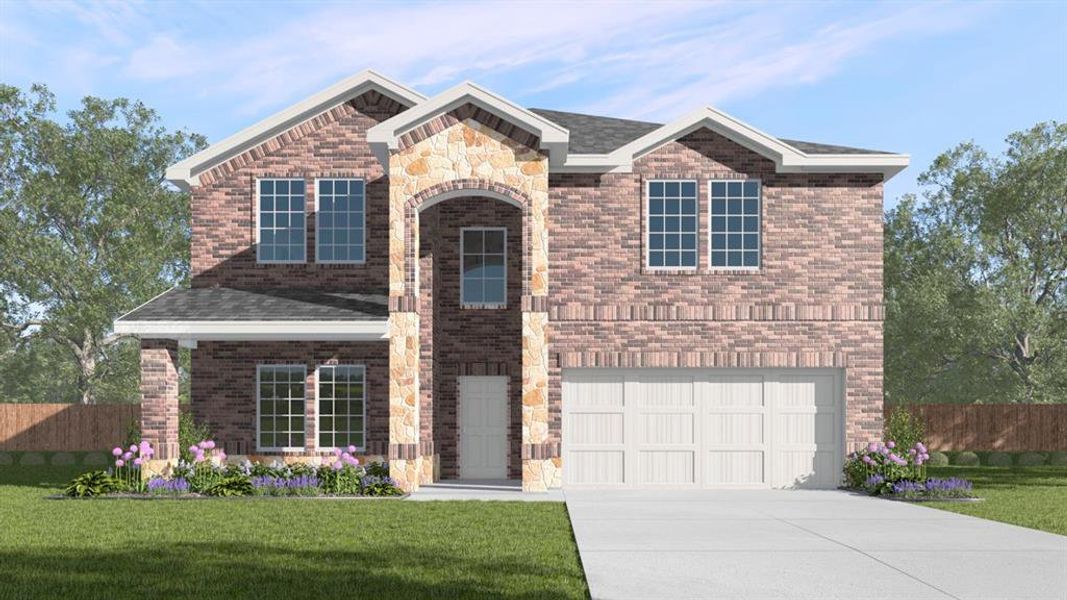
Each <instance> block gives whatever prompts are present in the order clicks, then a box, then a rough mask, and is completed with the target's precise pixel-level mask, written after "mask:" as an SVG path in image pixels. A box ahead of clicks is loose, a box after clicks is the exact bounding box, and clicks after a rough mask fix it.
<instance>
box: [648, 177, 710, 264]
mask: <svg viewBox="0 0 1067 600" xmlns="http://www.w3.org/2000/svg"><path fill="white" fill-rule="evenodd" d="M647 208H648V266H650V267H657V268H658V267H667V268H670V267H675V268H682V269H694V268H696V266H697V228H698V224H697V184H696V182H695V181H650V182H649V183H648V206H647Z"/></svg>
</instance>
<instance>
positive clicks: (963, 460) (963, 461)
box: [952, 452, 981, 467]
mask: <svg viewBox="0 0 1067 600" xmlns="http://www.w3.org/2000/svg"><path fill="white" fill-rule="evenodd" d="M952 464H954V465H959V466H961V467H977V466H978V465H979V464H981V461H980V460H978V455H977V454H975V453H974V452H960V453H958V454H956V456H955V457H953V460H952Z"/></svg>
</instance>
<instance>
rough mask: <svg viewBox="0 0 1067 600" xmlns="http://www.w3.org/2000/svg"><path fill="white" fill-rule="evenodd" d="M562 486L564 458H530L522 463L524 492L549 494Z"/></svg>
mask: <svg viewBox="0 0 1067 600" xmlns="http://www.w3.org/2000/svg"><path fill="white" fill-rule="evenodd" d="M562 486H563V459H562V458H560V457H556V458H543V459H535V458H528V459H525V460H523V461H522V491H524V492H547V491H548V490H550V489H555V488H559V487H562Z"/></svg>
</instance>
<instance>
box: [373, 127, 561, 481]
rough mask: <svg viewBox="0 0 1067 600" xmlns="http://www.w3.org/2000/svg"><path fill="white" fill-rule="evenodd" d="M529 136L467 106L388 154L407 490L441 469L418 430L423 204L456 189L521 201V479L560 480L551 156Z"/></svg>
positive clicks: (396, 368) (398, 458)
mask: <svg viewBox="0 0 1067 600" xmlns="http://www.w3.org/2000/svg"><path fill="white" fill-rule="evenodd" d="M505 132H506V133H505ZM532 139H533V138H531V136H530V134H527V133H525V132H521V131H516V130H515V128H514V127H513V126H510V125H508V124H506V123H504V122H502V121H501V120H500V119H499V118H497V117H495V116H493V115H490V114H488V113H485V112H484V111H481V110H480V109H475V108H473V107H470V106H466V107H463V108H461V109H458V110H455V111H452V112H449V113H446V114H443V115H441V116H438V117H437V118H435V119H433V120H432V121H430V122H428V123H426V124H424V125H422V126H420V127H418V128H416V129H415V130H413V131H412V132H409V133H407V134H405V135H403V136H401V138H400V143H399V148H398V149H397V150H394V151H392V152H391V154H390V157H389V308H390V313H389V338H390V344H389V346H390V352H389V368H390V385H389V464H390V472H391V474H392V476H393V478H395V479H396V480H397V482H398V483H399V485H401V487H404V488H405V489H408V490H412V489H416V488H417V487H418V486H419V484H420V483H421V482H427V481H432V479H433V477H434V474H433V464H432V461H430V460H426V461H424V460H423V452H422V445H420V441H421V440H420V439H419V350H420V343H421V342H420V339H419V306H418V304H419V303H418V278H417V276H416V265H417V257H418V248H419V226H418V215H419V208H420V207H421V206H423V205H425V204H428V203H432V202H436V201H437V200H439V199H440V198H441V197H442V196H443V195H451V194H456V193H461V194H466V195H487V196H493V197H497V198H499V199H504V200H505V201H510V202H511V203H514V204H517V205H518V206H520V207H522V210H523V238H524V239H523V242H524V243H523V246H524V260H523V284H522V463H523V468H522V482H523V489H525V490H528V491H536V490H545V489H547V488H549V487H558V486H559V485H560V466H561V465H560V458H559V448H558V446H557V445H554V444H550V443H548V439H549V438H548V343H547V339H546V332H547V327H546V325H547V322H548V312H547V310H548V307H547V294H548V228H547V221H546V220H547V216H548V214H547V213H548V158H547V156H545V155H544V154H543V153H541V152H539V151H538V150H535V149H533V147H531V145H529V143H530V142H531V141H532Z"/></svg>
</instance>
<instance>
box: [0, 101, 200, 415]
mask: <svg viewBox="0 0 1067 600" xmlns="http://www.w3.org/2000/svg"><path fill="white" fill-rule="evenodd" d="M204 145H205V142H204V139H203V138H202V137H201V136H198V135H191V134H188V133H185V132H168V131H167V130H165V129H164V128H163V127H162V126H161V125H160V120H159V117H158V116H157V115H156V113H155V112H154V111H152V110H150V109H148V108H147V107H145V106H144V105H143V104H141V103H139V102H135V101H131V100H127V99H124V98H119V99H115V100H105V99H101V98H94V97H86V98H85V99H83V101H82V104H81V106H80V107H79V108H78V109H76V110H72V111H70V112H69V113H67V114H66V115H65V116H64V117H63V118H59V117H58V115H56V103H55V98H54V97H53V96H52V94H51V93H50V92H49V91H48V89H47V88H45V87H44V86H41V85H35V86H33V87H32V88H31V89H30V90H29V91H26V92H24V91H22V90H19V89H18V88H15V87H12V86H8V85H0V164H2V165H3V167H2V169H0V256H3V257H4V260H3V261H0V298H2V300H0V330H2V332H3V342H2V343H0V349H2V350H3V352H2V353H0V374H6V373H10V372H13V371H12V370H13V369H14V368H16V366H21V367H28V371H29V373H25V374H23V373H20V376H19V377H16V378H10V377H6V376H4V377H0V380H3V381H5V384H4V385H3V388H2V391H3V393H4V394H5V397H4V399H5V400H16V401H41V400H53V399H62V400H65V401H80V402H85V403H88V402H94V401H97V400H103V401H117V402H135V401H136V400H137V366H138V363H137V359H136V357H137V344H136V343H135V342H134V341H133V340H131V339H129V338H124V337H121V336H120V337H113V336H111V335H110V333H111V324H112V322H113V321H114V319H115V318H116V317H118V316H119V315H121V314H122V313H124V312H126V311H128V310H129V309H131V308H133V307H135V306H137V305H138V304H140V303H142V302H144V301H145V300H148V299H149V298H151V297H152V296H154V295H156V294H158V293H159V292H161V291H163V290H165V289H166V288H168V287H171V286H173V285H176V284H180V283H182V282H183V281H184V280H185V279H186V277H187V273H188V256H189V202H188V197H187V195H186V194H184V193H181V192H178V191H176V190H174V189H173V188H172V187H170V186H168V185H167V184H165V182H164V179H163V174H164V171H165V169H166V167H167V166H168V165H170V164H173V163H174V162H176V161H178V160H180V159H182V158H184V157H186V156H188V155H190V154H192V153H193V152H195V151H197V150H198V149H200V148H202V147H203V146H204ZM10 379H15V380H23V381H25V380H29V381H31V382H32V381H36V380H42V381H45V383H46V384H47V385H45V386H43V388H41V389H34V388H33V387H30V388H25V387H18V386H19V385H21V384H19V383H15V384H8V383H6V382H7V381H8V380H10ZM49 379H50V380H51V383H50V384H48V381H46V380H49ZM64 389H66V390H71V391H68V392H65V391H63V390H64ZM42 390H43V395H42ZM8 394H13V396H12V397H9V396H8Z"/></svg>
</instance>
